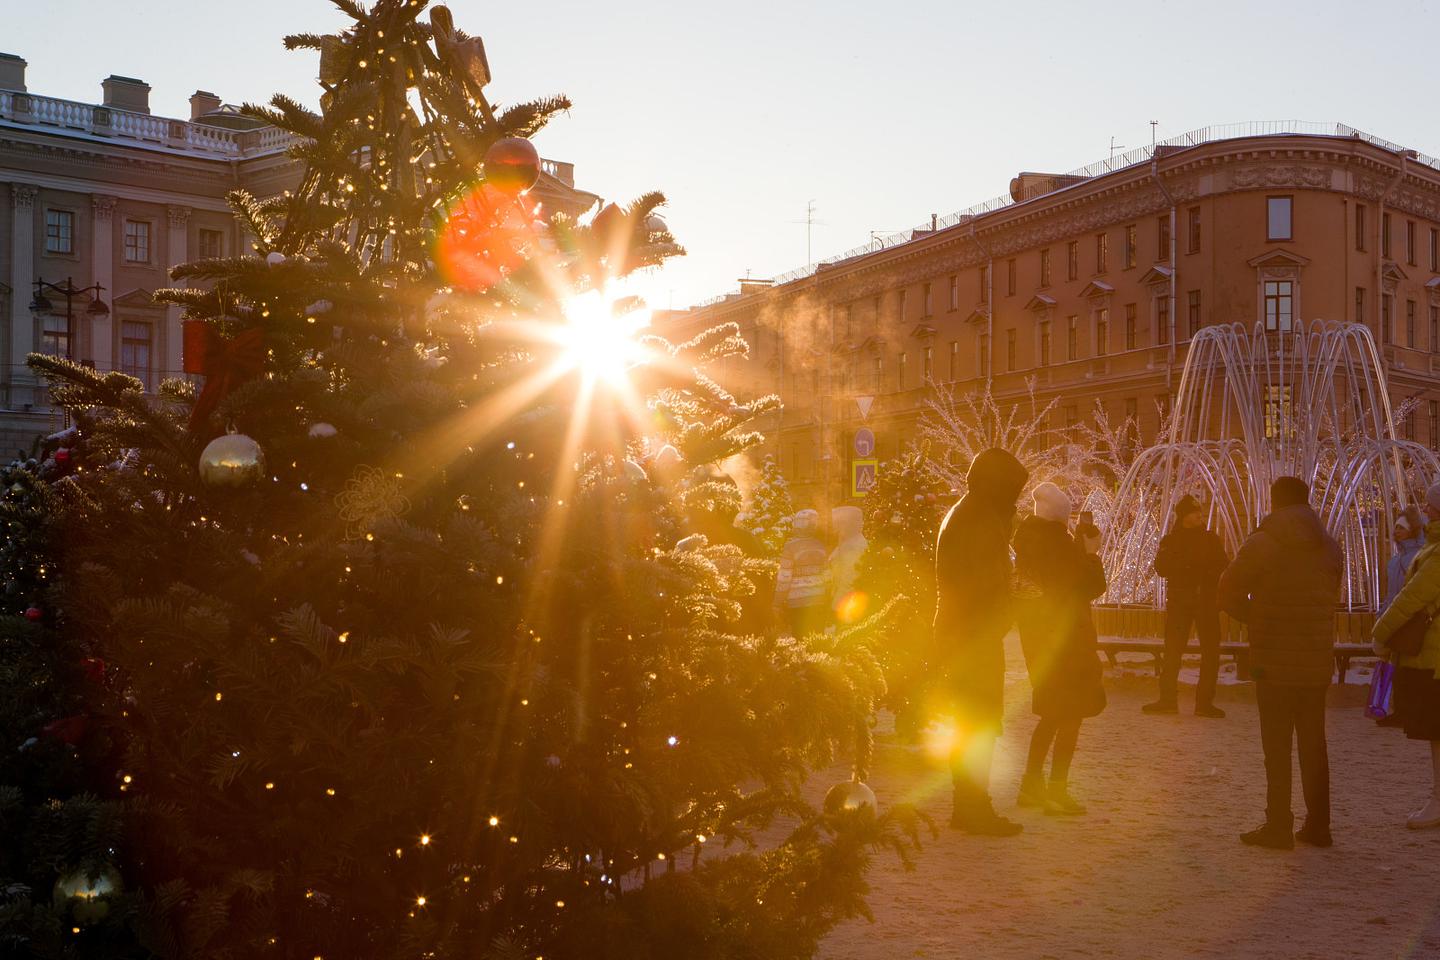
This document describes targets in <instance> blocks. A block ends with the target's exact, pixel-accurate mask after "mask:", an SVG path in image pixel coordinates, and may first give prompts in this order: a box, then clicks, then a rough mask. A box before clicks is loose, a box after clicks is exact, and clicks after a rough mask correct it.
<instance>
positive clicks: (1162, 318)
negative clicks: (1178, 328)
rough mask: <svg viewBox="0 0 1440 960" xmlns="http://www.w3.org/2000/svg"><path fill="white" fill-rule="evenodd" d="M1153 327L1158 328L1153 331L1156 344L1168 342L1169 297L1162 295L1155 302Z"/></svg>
mask: <svg viewBox="0 0 1440 960" xmlns="http://www.w3.org/2000/svg"><path fill="white" fill-rule="evenodd" d="M1155 305H1156V307H1157V309H1156V311H1155V325H1156V326H1157V327H1158V328H1159V329H1157V330H1156V331H1155V342H1156V343H1169V342H1170V295H1169V294H1163V295H1161V296H1160V297H1159V298H1158V299H1157V300H1156V302H1155Z"/></svg>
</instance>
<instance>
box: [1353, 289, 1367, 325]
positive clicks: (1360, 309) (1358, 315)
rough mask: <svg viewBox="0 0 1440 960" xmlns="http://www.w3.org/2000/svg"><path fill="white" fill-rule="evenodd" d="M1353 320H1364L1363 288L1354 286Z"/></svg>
mask: <svg viewBox="0 0 1440 960" xmlns="http://www.w3.org/2000/svg"><path fill="white" fill-rule="evenodd" d="M1355 322H1356V323H1364V322H1365V288H1364V287H1356V288H1355Z"/></svg>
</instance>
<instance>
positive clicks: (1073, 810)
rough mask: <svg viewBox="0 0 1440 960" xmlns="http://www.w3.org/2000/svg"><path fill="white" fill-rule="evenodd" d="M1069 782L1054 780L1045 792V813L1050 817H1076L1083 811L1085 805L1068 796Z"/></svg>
mask: <svg viewBox="0 0 1440 960" xmlns="http://www.w3.org/2000/svg"><path fill="white" fill-rule="evenodd" d="M1069 786H1070V785H1069V784H1068V783H1066V782H1065V781H1064V780H1054V781H1051V783H1050V789H1049V790H1048V791H1047V792H1046V794H1045V813H1046V815H1047V816H1051V817H1078V816H1081V815H1083V814H1084V813H1085V805H1084V804H1082V803H1080V801H1078V800H1076V799H1075V798H1074V797H1072V796H1070V789H1069Z"/></svg>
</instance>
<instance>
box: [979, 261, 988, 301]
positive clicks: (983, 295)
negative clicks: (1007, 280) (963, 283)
mask: <svg viewBox="0 0 1440 960" xmlns="http://www.w3.org/2000/svg"><path fill="white" fill-rule="evenodd" d="M980 302H981V303H989V302H990V265H989V264H988V263H982V264H981V265H980Z"/></svg>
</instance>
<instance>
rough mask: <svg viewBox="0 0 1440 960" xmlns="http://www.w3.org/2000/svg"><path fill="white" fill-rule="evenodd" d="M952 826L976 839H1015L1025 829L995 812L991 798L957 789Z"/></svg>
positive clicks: (951, 819)
mask: <svg viewBox="0 0 1440 960" xmlns="http://www.w3.org/2000/svg"><path fill="white" fill-rule="evenodd" d="M950 826H952V827H954V828H955V829H956V830H959V831H961V832H963V833H968V834H970V835H971V836H976V837H1013V836H1015V834H1017V833H1019V832H1020V831H1022V830H1024V829H1025V827H1024V826H1022V825H1021V824H1018V823H1016V822H1015V821H1014V820H1009V819H1006V818H1005V817H1002V816H1000V814H998V813H996V812H995V807H994V805H993V804H991V802H990V798H989V797H988V796H986V795H984V794H979V795H978V796H977V795H975V794H972V793H970V792H969V791H962V790H960V789H958V788H957V789H956V791H955V812H954V813H953V814H952V815H951V817H950Z"/></svg>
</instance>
